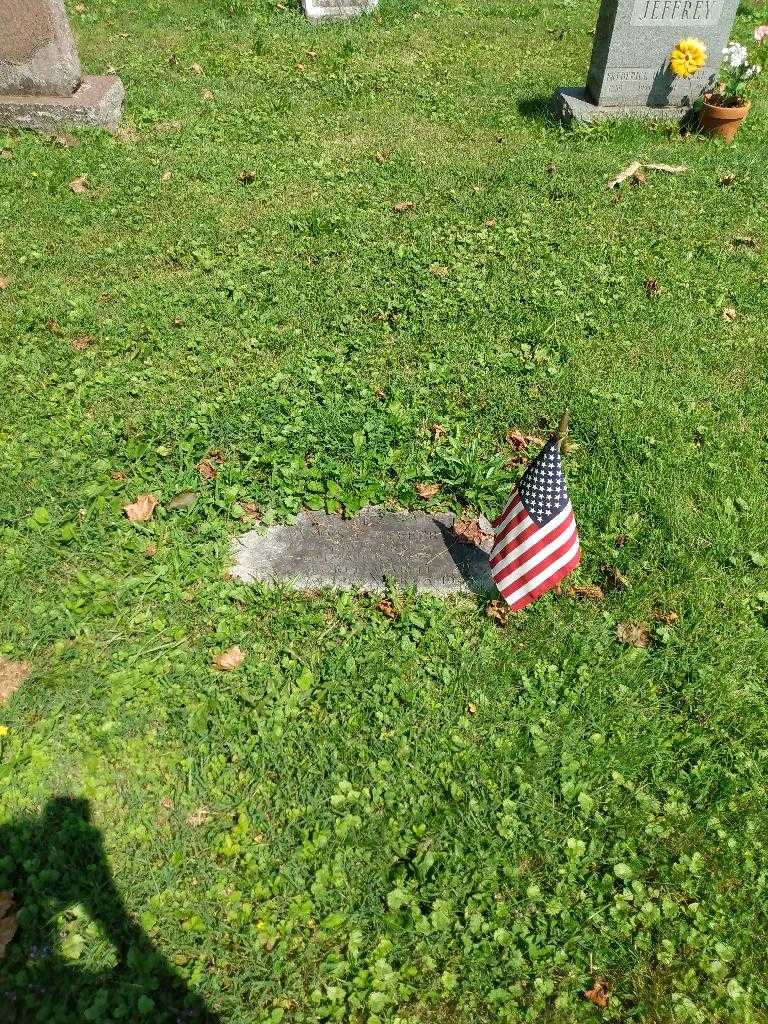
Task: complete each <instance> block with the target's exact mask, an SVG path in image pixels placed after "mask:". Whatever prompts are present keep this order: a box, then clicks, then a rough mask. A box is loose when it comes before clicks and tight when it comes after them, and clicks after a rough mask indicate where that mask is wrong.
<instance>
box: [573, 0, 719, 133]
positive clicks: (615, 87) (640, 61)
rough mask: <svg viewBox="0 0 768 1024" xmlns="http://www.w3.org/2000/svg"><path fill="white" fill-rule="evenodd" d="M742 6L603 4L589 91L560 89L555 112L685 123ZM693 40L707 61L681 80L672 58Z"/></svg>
mask: <svg viewBox="0 0 768 1024" xmlns="http://www.w3.org/2000/svg"><path fill="white" fill-rule="evenodd" d="M738 6H739V0H602V2H601V5H600V13H599V15H598V19H597V29H596V31H595V39H594V45H593V47H592V60H591V62H590V66H589V73H588V75H587V86H586V89H559V90H558V91H557V92H556V93H555V109H556V112H557V113H558V115H559V116H560V117H561V118H562V119H563V120H564V121H566V122H568V121H572V120H577V121H594V120H597V119H600V118H607V117H610V118H615V117H641V118H646V119H673V118H680V117H681V116H682V115H683V114H684V113H685V112H686V110H689V109H690V107H691V106H692V105H693V102H694V100H696V98H697V97H698V96H700V95H701V94H702V92H704V91H705V90H706V89H707V88H708V87H709V86H711V84H712V83H713V82H714V79H715V74H716V71H717V68H718V66H719V64H720V59H721V51H722V49H723V47H724V46H725V44H726V43H727V42H728V38H729V35H730V32H731V28H732V27H733V21H734V18H735V17H736V9H737V7H738ZM688 36H694V37H695V38H696V39H700V40H701V41H702V42H703V43H704V44H705V45H706V47H707V55H708V61H707V65H706V67H704V68H703V69H702V70H701V71H699V72H698V73H697V74H695V75H693V76H692V77H691V78H676V77H675V76H674V75H673V74H672V72H671V71H670V69H669V56H670V54H671V52H672V50H673V49H674V48H675V45H676V44H677V43H678V42H679V40H680V39H682V38H685V37H688Z"/></svg>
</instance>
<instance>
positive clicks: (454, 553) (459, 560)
mask: <svg viewBox="0 0 768 1024" xmlns="http://www.w3.org/2000/svg"><path fill="white" fill-rule="evenodd" d="M453 522H454V517H453V516H452V515H440V516H427V515H403V514H400V515H395V514H392V513H386V512H384V511H382V510H379V509H375V508H372V509H365V510H364V511H363V512H360V513H359V515H357V516H355V517H354V519H346V520H345V519H341V518H339V517H338V516H328V515H325V514H323V513H319V512H303V513H302V514H301V515H300V516H299V517H298V519H297V520H296V524H295V525H294V526H273V527H270V528H269V529H268V530H267V531H266V532H260V531H258V530H252V531H251V532H250V533H247V534H245V535H244V536H243V537H240V538H238V539H237V540H235V541H234V544H233V555H234V559H235V566H234V568H233V570H232V575H233V576H235V577H237V578H238V579H241V580H244V581H245V582H248V583H252V582H254V581H257V580H258V581H261V582H264V583H275V582H283V583H288V584H290V585H292V586H294V587H298V588H299V589H301V590H317V589H320V588H321V587H338V588H340V589H352V590H371V591H376V590H383V589H384V588H385V587H386V584H387V582H388V581H390V580H391V581H393V582H395V583H397V584H399V585H400V586H404V587H405V586H412V587H415V588H416V589H417V590H420V591H428V592H431V593H437V594H455V593H466V594H470V593H475V594H486V593H493V592H494V590H495V588H494V585H493V583H492V582H491V579H490V576H489V574H488V555H487V553H486V552H485V551H482V550H480V548H477V547H475V546H474V545H472V544H465V543H463V542H462V541H460V540H458V539H457V538H456V537H455V536H454V535H453V533H452V532H451V527H452V526H453Z"/></svg>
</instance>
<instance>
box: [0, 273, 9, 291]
mask: <svg viewBox="0 0 768 1024" xmlns="http://www.w3.org/2000/svg"><path fill="white" fill-rule="evenodd" d="M10 283H11V279H10V277H0V292H4V291H5V289H6V288H7V287H8V285H9V284H10Z"/></svg>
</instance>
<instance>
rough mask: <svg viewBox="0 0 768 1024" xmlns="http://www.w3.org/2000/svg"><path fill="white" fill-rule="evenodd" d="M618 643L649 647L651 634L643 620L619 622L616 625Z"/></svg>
mask: <svg viewBox="0 0 768 1024" xmlns="http://www.w3.org/2000/svg"><path fill="white" fill-rule="evenodd" d="M616 637H617V639H618V641H619V643H622V644H627V645H628V646H630V647H650V644H651V634H650V632H649V631H648V627H647V626H646V625H645V623H643V622H620V623H619V624H618V626H617V627H616Z"/></svg>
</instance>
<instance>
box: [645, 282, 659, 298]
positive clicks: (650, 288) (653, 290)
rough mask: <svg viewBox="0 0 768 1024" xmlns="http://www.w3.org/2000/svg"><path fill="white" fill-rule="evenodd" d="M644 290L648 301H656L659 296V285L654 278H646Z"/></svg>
mask: <svg viewBox="0 0 768 1024" xmlns="http://www.w3.org/2000/svg"><path fill="white" fill-rule="evenodd" d="M644 288H645V294H646V295H647V296H648V298H649V299H658V297H659V296H660V295H661V285H660V284H659V282H658V281H657V280H656V278H655V277H647V278H646V279H645V284H644Z"/></svg>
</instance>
